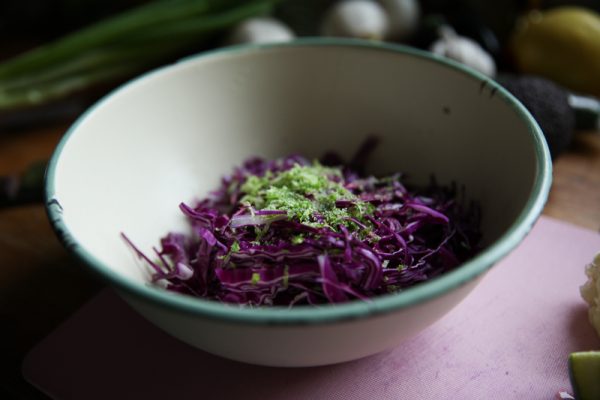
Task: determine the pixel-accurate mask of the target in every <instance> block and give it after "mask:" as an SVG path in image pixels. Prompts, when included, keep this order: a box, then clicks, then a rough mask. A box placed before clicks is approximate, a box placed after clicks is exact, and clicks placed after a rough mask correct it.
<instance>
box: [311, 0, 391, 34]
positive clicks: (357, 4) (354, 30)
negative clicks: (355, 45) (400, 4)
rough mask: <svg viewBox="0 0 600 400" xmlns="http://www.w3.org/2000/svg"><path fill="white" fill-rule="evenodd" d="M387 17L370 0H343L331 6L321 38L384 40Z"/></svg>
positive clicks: (382, 10) (383, 11) (380, 7)
mask: <svg viewBox="0 0 600 400" xmlns="http://www.w3.org/2000/svg"><path fill="white" fill-rule="evenodd" d="M388 25H389V24H388V17H387V14H386V12H385V10H384V9H383V7H382V6H381V5H380V4H379V3H377V2H375V1H372V0H344V1H340V2H338V3H336V4H334V5H333V6H332V8H331V9H330V10H329V11H328V12H327V14H326V17H325V19H324V22H323V26H322V29H321V31H322V34H323V36H339V37H351V38H360V39H373V40H384V39H385V38H386V37H387V32H388Z"/></svg>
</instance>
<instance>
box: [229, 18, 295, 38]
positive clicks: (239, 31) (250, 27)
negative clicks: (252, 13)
mask: <svg viewBox="0 0 600 400" xmlns="http://www.w3.org/2000/svg"><path fill="white" fill-rule="evenodd" d="M294 38H295V35H294V32H292V30H291V29H290V28H289V27H288V26H287V25H285V24H284V23H283V22H281V21H279V20H277V19H275V18H267V17H256V18H249V19H247V20H244V21H242V22H240V23H239V24H238V25H237V26H236V27H235V28H233V30H232V32H231V34H230V36H229V40H228V43H230V44H239V43H275V42H288V41H290V40H293V39H294Z"/></svg>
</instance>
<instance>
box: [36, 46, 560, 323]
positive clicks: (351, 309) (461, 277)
mask: <svg viewBox="0 0 600 400" xmlns="http://www.w3.org/2000/svg"><path fill="white" fill-rule="evenodd" d="M322 46H332V47H353V48H360V49H367V50H371V51H386V52H395V53H402V54H409V55H412V56H415V57H418V58H421V59H424V60H427V61H430V62H434V63H438V64H442V65H446V66H448V67H450V68H452V69H455V70H457V71H459V72H461V73H464V74H465V75H467V76H469V77H471V78H473V79H474V80H475V81H478V82H479V83H480V85H481V87H486V86H487V87H488V88H489V90H493V91H495V92H496V95H497V96H500V98H501V99H503V100H504V101H506V102H507V103H508V104H509V105H510V106H511V107H512V108H513V109H514V110H515V111H516V112H517V113H518V114H519V115H520V116H521V117H522V118H523V119H524V120H525V121H526V122H527V124H528V125H529V132H530V134H531V139H532V141H533V144H534V147H535V151H536V156H537V165H536V176H535V182H534V185H533V188H532V191H531V193H530V196H529V199H528V201H527V203H526V205H525V208H524V209H523V210H522V212H521V213H520V215H519V216H518V218H517V219H516V221H515V222H514V223H513V224H512V225H511V226H510V228H509V229H508V230H507V232H505V233H504V235H502V237H501V238H500V239H499V240H497V241H496V242H495V243H494V244H493V245H491V246H489V247H488V248H487V249H485V250H484V251H482V252H481V253H480V254H479V255H477V256H476V257H475V258H473V259H472V260H470V261H468V262H466V263H465V264H463V265H462V266H461V267H459V268H458V269H456V270H454V271H452V272H449V273H446V274H444V275H442V276H440V277H438V278H436V279H434V280H431V281H429V282H427V283H425V284H422V285H417V286H415V287H413V288H410V289H407V290H405V291H403V292H401V293H399V294H392V295H383V296H380V297H377V298H374V299H373V300H372V301H371V302H362V301H353V302H349V303H346V304H341V305H325V306H321V307H313V306H303V307H297V308H294V309H282V308H254V309H244V308H240V307H236V306H230V305H226V304H221V303H219V302H215V301H208V300H203V299H197V298H192V297H188V296H181V295H177V294H173V293H170V292H167V291H165V290H162V289H158V288H154V287H150V286H148V285H141V284H138V283H135V282H132V281H130V280H127V279H125V278H124V277H123V276H121V275H119V274H117V273H115V272H113V271H112V270H111V269H110V268H108V267H107V266H106V265H104V264H103V263H102V262H100V261H99V260H98V259H97V258H96V257H94V256H93V255H92V254H91V253H90V252H88V251H87V250H86V249H85V248H84V247H83V246H82V245H80V244H79V243H78V242H77V241H76V239H75V238H73V237H72V235H71V234H70V232H69V229H68V227H67V226H66V225H65V223H64V221H63V219H62V214H61V209H60V206H59V205H58V204H57V202H56V200H55V179H56V168H57V164H58V162H59V160H60V155H61V153H62V151H63V148H64V146H65V144H66V143H67V142H68V140H69V138H70V137H71V135H73V134H74V132H76V131H77V129H78V127H79V126H80V124H82V123H83V122H84V121H85V120H87V118H89V117H90V115H91V114H92V113H93V112H94V111H95V110H96V109H97V108H99V107H101V106H102V105H103V104H105V103H106V102H109V101H110V100H111V98H112V97H113V96H115V95H116V94H118V93H121V92H122V91H126V90H129V89H131V88H132V87H135V86H136V85H139V84H142V83H143V82H144V81H147V80H148V79H150V78H153V77H155V76H158V75H161V74H165V73H168V72H169V71H171V70H172V69H174V68H175V69H176V68H179V67H181V66H182V65H187V64H191V63H194V62H197V61H201V60H204V59H219V58H223V57H228V56H232V55H238V54H244V53H249V54H250V53H255V52H260V51H267V50H270V49H277V48H292V47H322ZM551 180H552V164H551V161H550V154H549V151H548V147H547V145H546V142H545V139H544V136H543V134H542V131H541V130H540V128H539V126H538V125H537V123H536V122H535V120H534V119H533V117H532V116H531V114H529V112H528V111H527V110H526V109H525V107H524V106H523V105H522V104H521V103H520V102H519V101H518V100H517V99H515V98H514V97H513V96H512V95H511V94H510V93H508V92H507V91H506V90H505V89H503V88H502V87H501V86H500V85H498V84H497V83H496V82H494V81H493V80H491V79H490V78H488V77H486V76H485V75H483V74H480V73H479V72H477V71H474V70H472V69H470V68H468V67H465V66H463V65H462V64H459V63H456V62H454V61H452V60H448V59H445V58H442V57H438V56H435V55H432V54H430V53H427V52H425V51H421V50H417V49H414V48H410V47H405V46H401V45H395V44H387V43H375V42H367V41H362V40H353V39H329V38H305V39H298V40H295V41H293V42H290V43H282V44H265V45H241V46H233V47H227V48H221V49H217V50H212V51H207V52H204V53H201V54H199V55H194V56H190V57H186V58H184V59H182V60H181V61H179V62H177V63H176V64H175V65H171V66H165V67H162V68H159V69H157V70H154V71H151V72H148V73H145V74H143V75H141V76H139V77H137V78H135V79H133V80H132V81H130V82H128V83H126V84H124V85H122V86H121V87H119V88H117V89H115V90H113V91H112V92H111V93H109V94H107V95H106V96H104V97H103V98H102V99H101V100H99V101H98V102H97V103H96V104H94V105H93V106H92V107H90V108H89V109H88V110H87V111H86V112H85V113H84V114H83V115H82V116H81V117H79V118H78V120H77V121H76V122H75V123H74V124H73V125H72V126H71V127H70V128H69V130H68V131H67V132H66V134H65V135H64V137H63V138H62V139H61V141H60V143H59V144H58V146H57V148H56V150H55V152H54V154H53V155H52V158H51V159H50V162H49V166H48V170H47V173H46V187H45V189H46V192H45V196H46V209H47V212H48V216H49V218H50V221H51V223H52V226H53V228H54V230H55V231H56V233H57V235H58V236H59V238H60V239H61V240H62V242H63V243H64V244H65V246H66V247H67V248H69V249H70V250H71V251H72V252H73V253H74V254H75V255H76V256H77V257H78V258H79V259H81V260H82V261H83V262H84V263H86V264H87V265H89V266H90V267H91V269H92V270H93V271H94V272H96V273H97V274H99V275H100V276H102V277H103V278H104V279H106V280H108V281H109V282H111V284H113V285H114V286H115V287H116V288H118V290H120V291H122V292H124V293H126V294H128V295H133V296H134V297H137V298H138V299H139V300H145V301H149V302H151V303H154V304H155V305H159V306H161V307H164V308H168V309H172V310H176V311H178V312H184V313H189V314H195V315H198V316H203V317H207V318H211V319H218V320H223V321H227V322H232V323H254V324H278V325H281V324H283V325H297V324H314V323H333V322H337V321H342V320H351V319H357V318H364V317H367V316H370V315H374V314H384V313H389V312H393V311H396V310H399V309H402V308H404V307H408V306H411V305H414V304H417V303H421V302H425V301H427V300H431V299H434V298H436V297H438V296H440V295H442V294H444V293H446V292H449V291H450V290H451V289H453V288H456V287H458V286H460V285H463V284H465V283H467V282H469V281H471V280H472V279H474V278H476V277H477V276H479V275H481V274H482V273H484V272H486V271H487V270H488V269H489V268H491V267H492V265H493V264H494V263H495V262H497V261H498V260H500V259H501V258H502V257H503V256H505V255H506V254H507V253H508V252H510V251H511V250H512V249H513V248H515V247H516V246H517V245H518V244H519V243H520V242H521V240H522V239H523V238H524V237H525V236H526V235H527V233H528V232H529V231H530V229H531V228H532V226H533V224H534V222H535V221H536V219H537V218H538V217H539V215H540V214H541V212H542V209H543V207H544V204H545V202H546V199H547V197H548V193H549V191H550V184H551Z"/></svg>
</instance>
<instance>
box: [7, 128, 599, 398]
mask: <svg viewBox="0 0 600 400" xmlns="http://www.w3.org/2000/svg"><path fill="white" fill-rule="evenodd" d="M67 126H68V124H64V125H59V126H54V127H48V128H45V129H33V130H29V131H24V132H19V133H18V134H17V133H13V134H3V135H0V175H4V174H10V173H15V172H19V171H21V170H23V169H25V168H26V167H27V166H28V165H29V164H30V163H31V162H33V161H38V160H45V159H47V158H48V157H49V156H50V154H51V152H52V151H53V149H54V147H55V145H56V144H57V142H58V140H59V139H60V137H61V135H62V134H63V132H65V130H66V128H67ZM553 175H554V183H553V186H552V190H551V194H550V198H549V201H548V204H547V206H546V208H545V211H544V213H545V214H546V215H549V216H552V217H556V218H559V219H561V220H564V221H568V222H571V223H573V224H576V225H580V226H583V227H587V228H590V229H592V230H595V231H599V230H600V134H598V133H597V132H582V133H580V134H579V135H578V136H577V138H576V140H575V142H574V144H573V146H572V148H571V150H569V151H568V152H567V153H564V154H563V155H561V156H560V157H559V158H558V159H557V160H556V161H555V163H554V174H553ZM598 250H599V251H600V249H598ZM0 255H1V256H2V261H3V263H2V267H1V268H0V323H1V326H2V329H0V355H1V356H0V360H1V361H0V373H1V374H2V378H1V379H0V398H26V399H30V398H40V397H42V396H40V395H39V393H37V392H36V391H35V390H34V389H32V388H30V387H29V386H28V385H26V384H25V383H24V382H23V381H22V379H21V377H20V371H19V366H20V362H21V360H22V358H23V356H24V355H25V354H26V352H27V350H28V349H29V348H31V347H32V346H33V345H34V344H35V343H36V342H38V341H39V340H40V339H41V338H43V337H44V336H45V335H46V334H48V333H49V332H50V331H51V330H52V329H53V328H54V327H56V326H57V324H59V323H60V322H61V321H62V320H64V319H65V318H67V317H68V316H69V315H70V314H71V313H72V312H73V311H75V310H76V309H77V308H78V307H79V306H80V305H81V304H82V303H83V302H84V301H85V300H86V299H88V298H90V297H91V296H93V295H94V294H95V293H96V292H97V291H98V290H99V289H100V288H101V287H102V283H101V282H97V281H96V280H95V279H94V278H93V277H91V276H90V275H88V274H87V273H85V271H84V269H83V268H82V267H81V265H80V264H79V263H78V262H77V261H76V260H74V259H73V258H72V257H70V256H69V254H68V253H67V252H66V251H65V250H64V249H63V247H62V246H61V245H60V243H59V242H58V240H57V239H56V237H55V236H54V234H53V232H52V231H51V229H50V225H49V223H48V221H47V219H46V215H45V212H44V209H43V207H42V206H41V205H29V206H23V207H15V208H10V209H4V210H0Z"/></svg>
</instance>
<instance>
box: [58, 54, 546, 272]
mask: <svg viewBox="0 0 600 400" xmlns="http://www.w3.org/2000/svg"><path fill="white" fill-rule="evenodd" d="M532 121H533V120H532V119H531V118H530V117H528V116H527V114H526V113H525V112H524V111H523V109H522V107H521V106H519V105H518V104H516V103H515V102H514V100H512V98H510V97H509V96H508V95H507V94H506V93H505V92H504V91H503V90H502V89H499V88H498V87H497V86H496V84H495V83H493V82H491V81H487V80H486V79H485V78H483V77H481V76H479V75H477V74H476V73H472V72H468V71H465V70H464V69H460V68H456V67H452V66H449V65H447V64H444V63H441V62H439V61H436V60H435V59H433V58H431V57H426V56H423V55H420V54H416V55H415V54H414V53H413V52H412V51H406V50H401V49H397V48H393V49H391V48H388V47H377V46H373V45H367V44H357V43H343V42H340V43H333V44H332V43H320V44H319V43H296V44H293V45H287V46H285V45H284V46H264V47H260V48H248V47H242V48H236V49H230V50H225V51H220V52H216V53H212V54H209V55H204V56H199V57H195V58H190V59H188V60H185V61H183V62H180V63H177V64H175V65H173V66H170V67H167V68H164V69H162V70H159V71H157V72H154V73H151V74H149V75H146V76H144V77H142V78H140V79H137V80H135V81H134V82H132V83H130V84H128V85H126V86H125V87H123V88H121V89H119V90H117V91H116V92H114V93H113V94H111V95H109V96H108V97H107V98H105V99H104V100H103V101H101V102H100V103H99V104H97V105H96V106H95V107H94V108H93V109H92V110H90V111H89V112H88V113H86V115H84V117H82V118H81V119H80V120H79V121H78V123H77V124H76V125H75V126H74V127H73V128H72V129H71V131H70V132H69V134H68V135H67V137H66V138H65V140H63V142H62V144H61V147H60V148H59V150H58V151H57V153H56V155H55V157H54V160H53V165H52V170H51V174H50V175H49V179H48V185H49V186H48V193H49V196H50V197H51V198H53V199H55V200H57V201H58V202H59V203H60V206H61V208H62V211H61V215H60V218H61V223H63V224H64V227H66V229H67V230H68V232H69V234H70V237H72V238H74V239H75V241H76V242H77V243H78V245H79V246H80V248H82V249H84V250H85V251H86V252H87V253H88V254H91V255H92V256H93V257H94V258H95V259H96V260H97V261H98V262H99V263H100V264H102V268H106V269H110V270H112V271H114V272H115V273H116V274H118V275H119V276H122V277H125V278H126V279H129V280H133V281H136V282H140V283H143V282H145V281H147V279H148V276H147V273H146V272H145V269H144V268H142V267H141V264H140V262H139V261H137V260H136V259H135V257H134V256H133V254H132V252H131V251H130V249H129V248H128V247H126V246H125V245H124V243H123V241H122V240H121V238H120V237H119V233H120V232H124V233H126V234H127V235H128V237H130V238H131V239H132V240H133V241H134V242H135V243H136V244H137V245H139V247H140V248H141V249H143V250H144V251H148V252H150V249H151V246H156V245H157V244H158V239H159V238H160V237H161V236H162V235H164V234H165V233H166V232H168V231H173V230H176V231H185V230H186V228H187V226H186V223H185V219H184V218H183V217H182V215H181V213H180V212H179V209H178V205H179V203H180V202H182V201H185V202H193V200H194V199H196V198H199V197H202V196H203V195H205V194H207V193H208V192H209V191H210V190H211V189H213V188H216V187H217V185H218V184H219V180H220V177H221V176H223V175H224V174H227V173H229V172H230V171H231V169H232V167H233V166H235V165H237V164H239V163H240V162H241V161H242V160H244V159H245V158H247V157H249V156H254V155H258V156H263V157H268V158H273V157H278V156H283V155H287V154H290V153H299V154H303V155H305V156H308V157H318V156H320V155H322V153H323V152H324V151H326V150H335V151H337V152H339V153H341V154H342V155H343V156H346V157H348V156H350V155H351V154H352V153H353V152H354V151H355V150H356V149H357V148H358V146H359V145H360V144H361V142H362V141H363V140H364V139H365V137H366V136H367V135H369V134H375V135H378V136H379V137H380V138H381V143H380V146H379V147H378V148H377V149H376V150H375V152H374V153H373V154H372V156H371V159H370V169H371V172H372V173H376V174H385V173H392V172H399V171H401V172H404V173H406V174H408V176H409V177H410V179H411V182H415V183H417V182H424V181H427V180H428V179H429V177H430V175H431V174H435V176H436V177H437V179H438V180H439V181H440V182H442V183H449V182H451V181H453V180H455V181H457V182H458V183H460V184H464V185H465V186H466V188H467V196H468V197H469V198H472V199H475V200H477V201H479V202H480V203H481V207H482V210H483V232H484V242H485V243H486V244H491V243H493V242H495V241H496V240H497V239H498V238H500V237H501V236H502V235H503V234H505V233H506V232H507V231H508V230H509V229H510V228H511V226H513V225H514V224H515V221H516V220H517V218H518V217H519V216H520V215H523V213H527V212H529V211H531V210H528V207H531V204H532V198H534V197H540V196H542V197H543V194H541V193H542V192H543V189H540V185H547V183H548V182H545V183H540V182H541V181H540V179H541V178H540V176H541V175H540V166H543V165H544V163H546V164H547V163H548V157H547V151H546V150H545V147H544V144H543V143H542V141H541V139H540V133H539V131H538V130H537V127H536V126H535V123H533V122H532ZM546 173H547V171H546ZM546 178H547V177H546ZM538 212H539V210H538Z"/></svg>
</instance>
